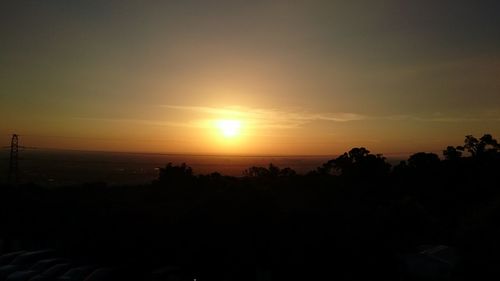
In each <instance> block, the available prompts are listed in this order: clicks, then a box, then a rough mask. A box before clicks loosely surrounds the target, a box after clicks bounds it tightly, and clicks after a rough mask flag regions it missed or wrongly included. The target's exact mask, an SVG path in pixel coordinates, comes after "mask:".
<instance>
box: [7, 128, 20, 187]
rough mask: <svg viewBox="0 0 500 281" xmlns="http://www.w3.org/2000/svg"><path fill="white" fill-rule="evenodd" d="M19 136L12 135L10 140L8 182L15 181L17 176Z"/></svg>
mask: <svg viewBox="0 0 500 281" xmlns="http://www.w3.org/2000/svg"><path fill="white" fill-rule="evenodd" d="M18 164H19V136H18V135H16V134H13V135H12V139H11V141H10V160H9V182H10V183H17V180H18V178H19V165H18Z"/></svg>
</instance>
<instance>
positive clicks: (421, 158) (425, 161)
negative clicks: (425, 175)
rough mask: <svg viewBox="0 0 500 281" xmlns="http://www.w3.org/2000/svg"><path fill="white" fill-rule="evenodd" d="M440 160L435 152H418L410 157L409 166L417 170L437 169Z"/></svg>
mask: <svg viewBox="0 0 500 281" xmlns="http://www.w3.org/2000/svg"><path fill="white" fill-rule="evenodd" d="M440 162H441V160H439V157H438V156H437V155H436V154H435V153H426V152H418V153H415V154H413V155H411V156H410V158H408V166H410V167H411V168H415V169H417V170H431V169H436V168H437V167H439V163H440Z"/></svg>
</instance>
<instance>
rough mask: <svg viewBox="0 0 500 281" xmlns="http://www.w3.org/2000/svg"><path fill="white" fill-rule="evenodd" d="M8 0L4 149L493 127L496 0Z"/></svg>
mask: <svg viewBox="0 0 500 281" xmlns="http://www.w3.org/2000/svg"><path fill="white" fill-rule="evenodd" d="M10 2H11V3H2V4H1V7H0V23H1V24H0V38H1V40H0V120H1V122H0V135H1V136H2V139H3V142H4V143H5V144H8V141H9V134H11V133H14V132H15V133H18V134H20V135H21V136H22V141H23V144H25V145H28V146H37V147H51V148H64V149H82V150H111V151H135V152H139V151H141V152H173V153H202V154H211V153H215V154H259V155H261V154H274V155H277V154H280V155H282V154H285V155H286V154H293V155H299V154H322V155H324V154H337V153H341V152H343V151H346V150H348V149H349V148H351V147H354V146H365V147H367V148H369V149H370V150H371V151H373V152H377V153H388V154H391V153H394V154H399V153H403V154H406V153H411V152H416V151H439V150H441V149H443V148H444V147H445V146H446V145H458V144H461V143H462V141H463V138H464V136H465V135H467V134H474V135H477V136H480V135H482V134H484V133H491V134H493V135H494V136H496V137H499V136H500V29H499V28H498V27H499V26H500V4H499V2H498V1H461V0H455V1H447V0H445V1H425V0H424V1H397V0H385V1H368V0H366V1H334V0H330V1H237V0H234V1H130V0H123V1H62V0H59V1H54V0H46V1H10ZM160 2H163V3H160ZM436 2H438V3H436ZM217 120H238V121H239V122H241V128H240V133H239V134H238V135H237V136H234V137H232V138H225V137H224V135H223V134H222V133H221V132H220V130H219V128H217V125H216V122H217Z"/></svg>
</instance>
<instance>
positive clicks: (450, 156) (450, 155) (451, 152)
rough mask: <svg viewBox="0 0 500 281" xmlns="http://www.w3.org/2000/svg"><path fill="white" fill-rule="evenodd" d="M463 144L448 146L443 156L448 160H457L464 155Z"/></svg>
mask: <svg viewBox="0 0 500 281" xmlns="http://www.w3.org/2000/svg"><path fill="white" fill-rule="evenodd" d="M463 150H464V149H463V147H462V146H458V147H454V146H448V147H446V149H445V150H443V156H444V158H445V159H446V160H450V161H456V160H457V159H459V158H460V157H462V151H463Z"/></svg>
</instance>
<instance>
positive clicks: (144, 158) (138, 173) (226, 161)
mask: <svg viewBox="0 0 500 281" xmlns="http://www.w3.org/2000/svg"><path fill="white" fill-rule="evenodd" d="M334 157H335V156H211V155H179V154H176V155H173V154H153V153H125V152H94V151H67V150H47V149H34V150H25V151H21V152H20V155H19V180H20V181H21V182H33V183H38V184H44V185H68V184H81V183H107V184H112V185H120V184H125V185H132V184H145V183H150V182H151V181H152V180H154V179H156V178H157V177H158V168H160V167H164V166H165V165H166V164H167V163H170V162H171V163H173V164H181V163H186V164H187V165H189V166H191V167H192V168H193V171H194V173H195V174H210V173H213V172H218V173H221V174H223V175H227V176H236V177H238V176H242V175H243V171H244V170H245V169H247V168H249V167H251V166H268V165H269V164H270V163H273V164H274V165H277V166H278V167H290V168H292V169H294V170H295V171H297V173H307V172H308V171H311V170H313V169H315V168H316V167H318V166H321V164H323V163H324V162H326V161H328V160H330V159H332V158H334ZM396 162H397V161H396ZM8 165H9V151H8V150H4V151H1V152H0V169H1V171H2V172H1V176H0V180H1V181H2V182H4V181H6V180H7V174H8V169H9V167H8Z"/></svg>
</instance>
